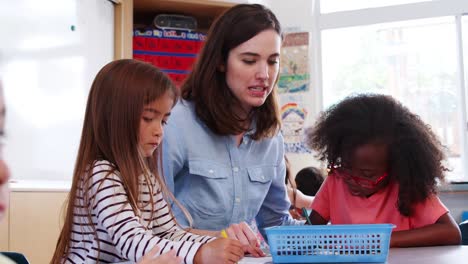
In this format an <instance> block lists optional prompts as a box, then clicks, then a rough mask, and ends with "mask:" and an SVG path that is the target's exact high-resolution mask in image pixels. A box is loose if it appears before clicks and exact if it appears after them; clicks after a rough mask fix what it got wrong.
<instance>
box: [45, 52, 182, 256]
mask: <svg viewBox="0 0 468 264" xmlns="http://www.w3.org/2000/svg"><path fill="white" fill-rule="evenodd" d="M163 95H169V96H171V97H172V98H173V99H174V104H175V103H176V101H177V90H176V88H174V86H173V85H172V83H171V81H170V80H169V79H168V77H167V76H166V75H165V74H164V73H162V72H161V71H160V70H158V69H157V68H156V67H154V66H152V65H150V64H148V63H144V62H140V61H136V60H130V59H124V60H117V61H113V62H111V63H109V64H107V65H105V66H104V67H103V68H102V69H101V70H100V71H99V73H98V74H97V76H96V78H95V79H94V82H93V84H92V86H91V90H90V92H89V96H88V102H87V105H86V112H85V118H84V123H83V130H82V134H81V141H80V146H79V149H78V155H77V159H76V163H75V168H74V171H73V180H72V187H71V189H70V193H69V197H68V202H67V203H68V206H67V208H66V214H65V222H64V225H63V228H62V231H61V233H60V236H59V239H58V242H57V248H56V250H55V253H54V256H53V258H52V260H51V263H54V264H55V263H61V261H62V259H63V258H64V257H66V256H67V255H68V253H69V250H70V243H71V242H70V241H71V234H72V227H73V217H74V210H75V207H76V206H77V203H79V202H77V197H83V200H82V201H83V203H84V204H82V205H81V204H80V206H84V207H85V208H86V210H87V212H88V217H87V218H88V221H90V222H89V223H92V222H91V208H90V207H89V204H90V201H89V199H91V198H90V197H88V192H87V187H88V186H87V184H84V183H85V182H86V180H87V178H88V177H89V176H90V173H92V167H93V164H94V163H95V162H96V161H99V160H106V161H108V162H109V163H110V164H112V166H113V170H112V171H111V172H109V173H112V172H114V171H118V172H119V173H118V175H119V177H120V178H121V180H122V183H123V185H124V188H125V190H126V192H127V195H128V198H129V203H130V205H131V206H132V208H133V210H134V211H135V213H137V211H138V209H139V208H140V207H142V206H145V205H141V204H140V205H139V203H138V197H139V193H140V189H139V188H140V185H139V176H140V175H142V174H143V175H144V183H146V185H147V186H148V187H149V188H150V193H154V192H153V188H152V186H153V184H152V183H153V182H154V180H152V179H153V177H152V175H154V176H155V177H154V178H155V180H156V181H157V182H158V183H159V185H160V186H161V189H162V190H163V193H164V194H165V195H166V196H169V197H171V198H172V197H173V196H171V194H170V193H169V192H168V191H167V188H166V186H165V184H164V181H163V180H161V178H160V177H159V175H158V156H159V153H158V151H154V153H153V155H152V156H150V157H148V158H144V157H143V156H142V155H141V151H140V150H139V146H138V133H139V124H140V120H141V114H142V112H143V107H144V106H145V105H147V104H149V103H151V102H153V101H154V100H155V99H157V98H159V97H161V96H163ZM81 188H82V189H81ZM149 203H150V204H151V205H153V201H152V195H150V201H149ZM153 211H154V210H153ZM90 226H91V227H92V229H93V233H94V235H95V236H96V237H97V234H96V227H95V226H94V225H90ZM98 248H99V243H98Z"/></svg>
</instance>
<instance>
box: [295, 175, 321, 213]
mask: <svg viewBox="0 0 468 264" xmlns="http://www.w3.org/2000/svg"><path fill="white" fill-rule="evenodd" d="M294 180H295V182H296V188H297V189H298V190H299V191H301V192H302V193H303V194H305V195H308V196H315V194H316V193H317V192H318V190H319V189H320V186H322V183H323V181H324V178H323V175H322V172H321V171H320V170H319V169H317V168H315V167H305V168H303V169H302V170H300V171H299V172H298V173H297V174H296V178H295V179H294ZM309 206H310V205H309Z"/></svg>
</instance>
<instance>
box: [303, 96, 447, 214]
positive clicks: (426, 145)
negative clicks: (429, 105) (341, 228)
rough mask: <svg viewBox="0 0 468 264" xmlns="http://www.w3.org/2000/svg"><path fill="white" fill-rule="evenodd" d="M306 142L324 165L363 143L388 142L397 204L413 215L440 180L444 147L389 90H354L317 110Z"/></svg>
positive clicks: (334, 163) (346, 155) (307, 131)
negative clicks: (350, 93) (414, 206)
mask: <svg viewBox="0 0 468 264" xmlns="http://www.w3.org/2000/svg"><path fill="white" fill-rule="evenodd" d="M306 135H307V144H308V145H309V146H310V148H312V149H313V150H315V151H317V158H319V159H320V160H321V161H326V162H327V163H328V166H330V165H339V164H340V162H341V160H342V158H343V157H350V155H351V154H352V153H353V152H354V150H355V149H356V148H357V147H359V146H362V145H363V144H366V143H374V142H378V143H383V144H387V145H388V151H389V153H388V155H389V161H388V164H389V175H390V179H391V180H395V181H396V182H398V183H399V185H400V190H399V193H398V202H397V205H396V206H397V207H398V210H399V211H400V213H401V214H402V215H405V216H410V215H412V207H413V205H415V204H416V203H418V202H422V201H423V200H425V199H426V198H427V197H428V196H429V195H431V194H436V193H437V181H438V180H439V181H440V182H443V181H444V180H445V178H444V172H445V171H447V170H448V169H447V168H446V167H445V166H444V165H443V161H444V160H445V150H446V149H445V147H444V146H443V145H442V144H441V142H440V141H439V139H438V138H437V136H436V135H435V134H434V133H433V132H432V130H431V128H430V127H429V126H428V125H427V124H425V123H424V122H423V121H422V120H421V118H420V117H419V116H418V115H415V114H413V113H411V112H410V111H409V110H408V108H406V107H405V106H403V105H402V104H401V103H399V102H397V101H396V100H395V99H393V98H392V97H391V96H387V95H377V94H358V95H354V96H350V97H347V98H345V99H344V100H343V101H341V102H339V103H337V104H335V105H333V106H331V107H330V108H328V109H327V110H326V111H324V112H323V113H321V115H320V117H319V119H318V120H317V122H316V124H315V125H314V126H313V127H311V128H308V129H307V130H306Z"/></svg>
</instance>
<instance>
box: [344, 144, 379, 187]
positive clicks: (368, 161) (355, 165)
mask: <svg viewBox="0 0 468 264" xmlns="http://www.w3.org/2000/svg"><path fill="white" fill-rule="evenodd" d="M338 172H339V175H340V176H342V177H343V179H344V180H345V182H346V184H347V185H348V187H349V190H350V191H351V193H352V194H353V195H356V196H369V195H371V194H373V193H375V192H377V191H378V190H379V189H381V188H382V187H383V186H385V185H386V183H387V182H388V181H387V179H388V146H387V145H386V144H375V143H368V144H364V145H362V146H359V147H357V148H356V149H355V151H354V152H353V153H352V156H351V157H350V159H349V161H348V162H344V164H343V165H342V167H341V168H340V169H339V171H338Z"/></svg>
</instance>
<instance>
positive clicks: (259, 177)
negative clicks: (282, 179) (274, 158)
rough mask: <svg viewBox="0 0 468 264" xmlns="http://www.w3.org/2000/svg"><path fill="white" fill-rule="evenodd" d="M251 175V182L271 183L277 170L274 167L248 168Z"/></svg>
mask: <svg viewBox="0 0 468 264" xmlns="http://www.w3.org/2000/svg"><path fill="white" fill-rule="evenodd" d="M247 172H248V173H249V179H250V181H251V182H257V183H268V182H271V179H272V178H273V176H274V173H275V168H274V167H254V168H247Z"/></svg>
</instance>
